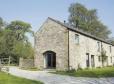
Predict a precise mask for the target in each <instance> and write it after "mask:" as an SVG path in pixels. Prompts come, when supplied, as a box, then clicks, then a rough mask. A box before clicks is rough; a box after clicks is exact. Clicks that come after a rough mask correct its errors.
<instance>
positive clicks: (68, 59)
mask: <svg viewBox="0 0 114 84" xmlns="http://www.w3.org/2000/svg"><path fill="white" fill-rule="evenodd" d="M69 70H70V60H69V29H68V71H69Z"/></svg>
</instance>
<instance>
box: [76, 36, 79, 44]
mask: <svg viewBox="0 0 114 84" xmlns="http://www.w3.org/2000/svg"><path fill="white" fill-rule="evenodd" d="M75 42H76V44H79V35H78V34H75Z"/></svg>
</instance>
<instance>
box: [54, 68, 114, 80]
mask: <svg viewBox="0 0 114 84" xmlns="http://www.w3.org/2000/svg"><path fill="white" fill-rule="evenodd" d="M52 73H55V74H61V75H69V76H74V77H97V78H99V77H114V67H105V68H96V69H85V70H78V71H56V72H52Z"/></svg>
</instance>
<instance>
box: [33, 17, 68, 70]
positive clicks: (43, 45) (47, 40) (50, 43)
mask: <svg viewBox="0 0 114 84" xmlns="http://www.w3.org/2000/svg"><path fill="white" fill-rule="evenodd" d="M46 51H53V52H55V53H56V69H57V70H66V69H68V30H67V29H66V28H65V27H63V26H62V25H60V24H58V23H56V22H54V21H52V20H50V19H47V21H46V22H45V23H44V24H43V25H42V27H41V28H40V30H39V31H38V32H37V33H36V35H35V66H36V67H38V68H39V69H43V68H45V64H44V55H43V53H44V52H46Z"/></svg>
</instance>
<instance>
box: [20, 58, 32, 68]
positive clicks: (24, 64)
mask: <svg viewBox="0 0 114 84" xmlns="http://www.w3.org/2000/svg"><path fill="white" fill-rule="evenodd" d="M19 67H20V68H32V67H34V59H23V58H20V60H19Z"/></svg>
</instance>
